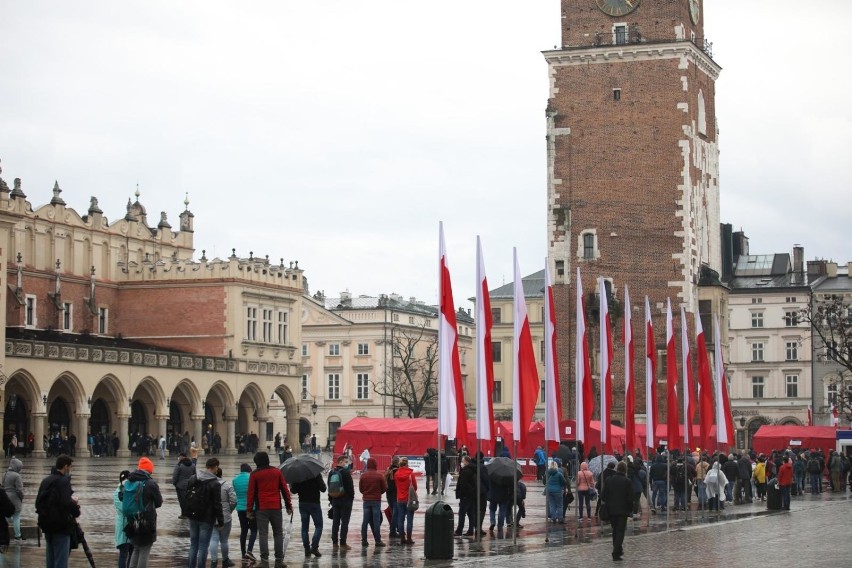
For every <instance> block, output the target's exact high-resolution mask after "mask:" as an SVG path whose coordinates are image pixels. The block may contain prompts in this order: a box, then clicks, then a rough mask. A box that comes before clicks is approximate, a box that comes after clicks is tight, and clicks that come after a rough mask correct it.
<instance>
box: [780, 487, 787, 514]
mask: <svg viewBox="0 0 852 568" xmlns="http://www.w3.org/2000/svg"><path fill="white" fill-rule="evenodd" d="M779 489H780V490H781V508H782V509H789V508H790V486H789V485H781V486H780V487H779Z"/></svg>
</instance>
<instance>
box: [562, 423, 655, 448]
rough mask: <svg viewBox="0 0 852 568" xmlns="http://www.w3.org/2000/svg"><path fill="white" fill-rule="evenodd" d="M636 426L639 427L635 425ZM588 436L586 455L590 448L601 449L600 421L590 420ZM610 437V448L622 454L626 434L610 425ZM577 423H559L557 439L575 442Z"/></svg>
mask: <svg viewBox="0 0 852 568" xmlns="http://www.w3.org/2000/svg"><path fill="white" fill-rule="evenodd" d="M637 426H639V425H638V424H637ZM589 430H590V432H589V435H588V436H587V437H586V439H587V442H586V446H585V447H586V453H587V454H588V453H589V450H591V449H592V448H600V447H601V422H600V420H592V421H591V422H590V423H589ZM609 431H610V435H611V436H612V448H613V449H614V450H616V451H617V452H619V453H623V452H624V446H625V444H626V443H627V442H626V440H627V432H626V431H625V430H624V428H621V427H620V426H616V425H615V424H612V425H611V426H610V429H609ZM576 436H577V423H576V422H575V421H574V420H563V421H561V422H560V423H559V437H560V438H561V439H562V440H576Z"/></svg>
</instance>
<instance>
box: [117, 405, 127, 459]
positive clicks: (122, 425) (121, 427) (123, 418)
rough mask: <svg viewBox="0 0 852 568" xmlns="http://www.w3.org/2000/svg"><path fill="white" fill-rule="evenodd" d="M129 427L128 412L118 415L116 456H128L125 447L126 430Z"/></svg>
mask: <svg viewBox="0 0 852 568" xmlns="http://www.w3.org/2000/svg"><path fill="white" fill-rule="evenodd" d="M128 429H130V414H126V413H124V414H119V415H118V452H117V457H120V458H126V457H128V456H130V450H129V449H128V448H127V443H128V440H127V431H128Z"/></svg>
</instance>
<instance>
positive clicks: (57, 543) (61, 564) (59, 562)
mask: <svg viewBox="0 0 852 568" xmlns="http://www.w3.org/2000/svg"><path fill="white" fill-rule="evenodd" d="M44 541H45V544H46V545H47V546H46V558H47V560H46V563H45V568H68V555H69V553H70V552H71V535H70V534H60V533H44Z"/></svg>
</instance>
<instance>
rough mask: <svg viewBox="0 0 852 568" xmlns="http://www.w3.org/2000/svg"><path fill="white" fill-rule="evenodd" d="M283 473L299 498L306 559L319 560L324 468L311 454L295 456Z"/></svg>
mask: <svg viewBox="0 0 852 568" xmlns="http://www.w3.org/2000/svg"><path fill="white" fill-rule="evenodd" d="M281 469H282V471H284V473H285V475H286V476H287V477H288V478H289V479H290V488H291V489H292V490H293V493H295V494H296V495H298V496H299V516H300V517H301V519H302V546H304V547H305V558H310V557H311V555H314V556H316V557H317V558H319V557H320V556H322V553H320V551H319V542H320V537H321V536H322V507H321V506H320V493H325V490H326V487H325V481H323V478H322V472H323V469H325V466H323V464H322V462H320V461H319V460H318V459H316V458H315V457H313V456H311V455H309V454H299V455H298V456H294V457H292V458H290V459H288V460H287V461H285V462H284V464H283V465H282V466H281ZM311 520H313V522H314V534H313V538H312V539H311V540H310V541H309V540H308V529H309V528H310V522H311Z"/></svg>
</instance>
